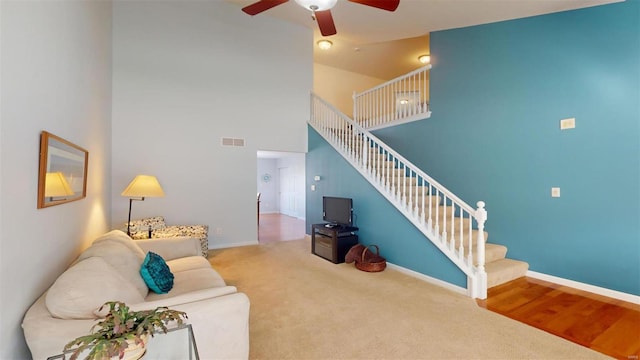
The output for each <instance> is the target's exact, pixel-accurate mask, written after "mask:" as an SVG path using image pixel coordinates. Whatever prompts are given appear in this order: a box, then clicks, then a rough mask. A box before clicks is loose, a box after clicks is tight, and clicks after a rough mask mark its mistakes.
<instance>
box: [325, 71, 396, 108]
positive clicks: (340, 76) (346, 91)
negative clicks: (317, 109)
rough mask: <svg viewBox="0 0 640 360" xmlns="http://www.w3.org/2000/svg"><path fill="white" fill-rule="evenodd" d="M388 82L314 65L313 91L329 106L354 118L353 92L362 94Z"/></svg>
mask: <svg viewBox="0 0 640 360" xmlns="http://www.w3.org/2000/svg"><path fill="white" fill-rule="evenodd" d="M385 81H387V80H383V79H378V78H374V77H371V76H366V75H361V74H356V73H353V72H350V71H345V70H342V69H338V68H334V67H331V66H327V65H322V64H318V63H314V64H313V91H314V92H315V93H316V95H318V96H320V97H321V98H323V99H324V100H326V101H327V102H329V104H332V105H333V106H335V107H336V108H337V109H338V110H340V111H342V112H343V113H345V115H347V116H349V117H350V118H352V117H353V92H354V91H355V92H362V91H364V90H367V89H371V88H373V87H376V86H378V85H380V84H382V83H384V82H385Z"/></svg>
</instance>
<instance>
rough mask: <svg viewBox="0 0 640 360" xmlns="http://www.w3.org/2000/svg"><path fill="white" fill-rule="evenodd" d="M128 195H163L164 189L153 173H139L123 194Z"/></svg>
mask: <svg viewBox="0 0 640 360" xmlns="http://www.w3.org/2000/svg"><path fill="white" fill-rule="evenodd" d="M121 195H122V196H128V197H162V196H164V191H162V187H161V186H160V183H159V182H158V179H156V177H155V176H151V175H138V176H136V177H135V178H134V179H133V180H132V181H131V183H129V186H127V188H126V189H124V191H123V192H122V194H121Z"/></svg>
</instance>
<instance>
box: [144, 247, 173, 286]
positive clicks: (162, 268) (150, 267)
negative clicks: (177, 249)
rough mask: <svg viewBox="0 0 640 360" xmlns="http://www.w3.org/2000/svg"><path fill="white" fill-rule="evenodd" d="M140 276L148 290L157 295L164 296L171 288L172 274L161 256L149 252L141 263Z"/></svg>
mask: <svg viewBox="0 0 640 360" xmlns="http://www.w3.org/2000/svg"><path fill="white" fill-rule="evenodd" d="M140 275H142V278H143V279H144V282H145V283H146V284H147V286H148V287H149V289H151V291H153V292H154V293H157V294H166V293H168V292H169V290H171V289H172V288H173V274H172V273H171V270H169V265H167V263H166V262H165V261H164V259H163V258H162V256H160V255H158V254H156V253H154V252H151V251H149V252H148V253H147V256H146V257H145V258H144V261H143V262H142V267H141V268H140Z"/></svg>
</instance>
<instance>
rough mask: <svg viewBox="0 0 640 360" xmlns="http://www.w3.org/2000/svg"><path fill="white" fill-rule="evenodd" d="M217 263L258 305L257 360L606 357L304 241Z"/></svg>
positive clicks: (250, 249)
mask: <svg viewBox="0 0 640 360" xmlns="http://www.w3.org/2000/svg"><path fill="white" fill-rule="evenodd" d="M209 259H210V261H211V263H212V265H213V266H214V267H215V268H216V269H217V270H218V271H219V272H220V274H221V275H222V276H223V277H224V279H225V280H226V281H227V283H228V284H229V285H234V286H237V287H238V289H239V291H242V292H244V293H246V294H247V295H248V296H249V298H250V299H251V317H250V339H251V351H250V357H251V358H252V359H602V358H607V357H605V356H604V355H602V354H599V353H596V352H594V351H591V350H589V349H587V348H584V347H581V346H579V345H576V344H573V343H571V342H568V341H566V340H563V339H561V338H558V337H555V336H553V335H550V334H547V333H545V332H543V331H541V330H538V329H535V328H532V327H530V326H527V325H524V324H521V323H518V322H516V321H513V320H511V319H508V318H506V317H503V316H500V315H498V314H494V313H492V312H489V311H487V310H485V309H482V308H480V307H478V306H477V305H476V304H475V302H474V301H473V300H472V299H470V298H467V297H465V296H462V295H459V294H456V293H452V292H450V291H448V290H445V289H443V288H440V287H438V286H435V285H431V284H428V283H425V282H423V281H420V280H417V279H414V278H412V277H409V276H406V275H404V274H402V273H400V272H397V271H394V270H390V269H387V270H385V271H384V272H381V273H365V272H362V271H359V270H357V269H355V268H354V267H353V264H340V265H335V264H332V263H330V262H328V261H326V260H324V259H321V258H319V257H317V256H315V255H312V254H311V253H310V244H309V241H308V240H306V239H305V240H296V241H289V242H279V243H272V244H267V245H256V246H246V247H239V248H232V249H221V250H215V251H210V255H209Z"/></svg>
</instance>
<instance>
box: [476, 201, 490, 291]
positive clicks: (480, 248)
mask: <svg viewBox="0 0 640 360" xmlns="http://www.w3.org/2000/svg"><path fill="white" fill-rule="evenodd" d="M476 205H478V208H477V209H476V214H475V218H476V221H477V222H478V241H477V252H478V277H477V287H476V294H475V295H476V296H475V297H477V298H479V299H486V298H487V272H486V271H485V268H484V261H485V254H484V250H485V247H484V245H485V244H484V223H485V221H487V210H485V208H484V206H485V203H484V201H478V203H477V204H476Z"/></svg>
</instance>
